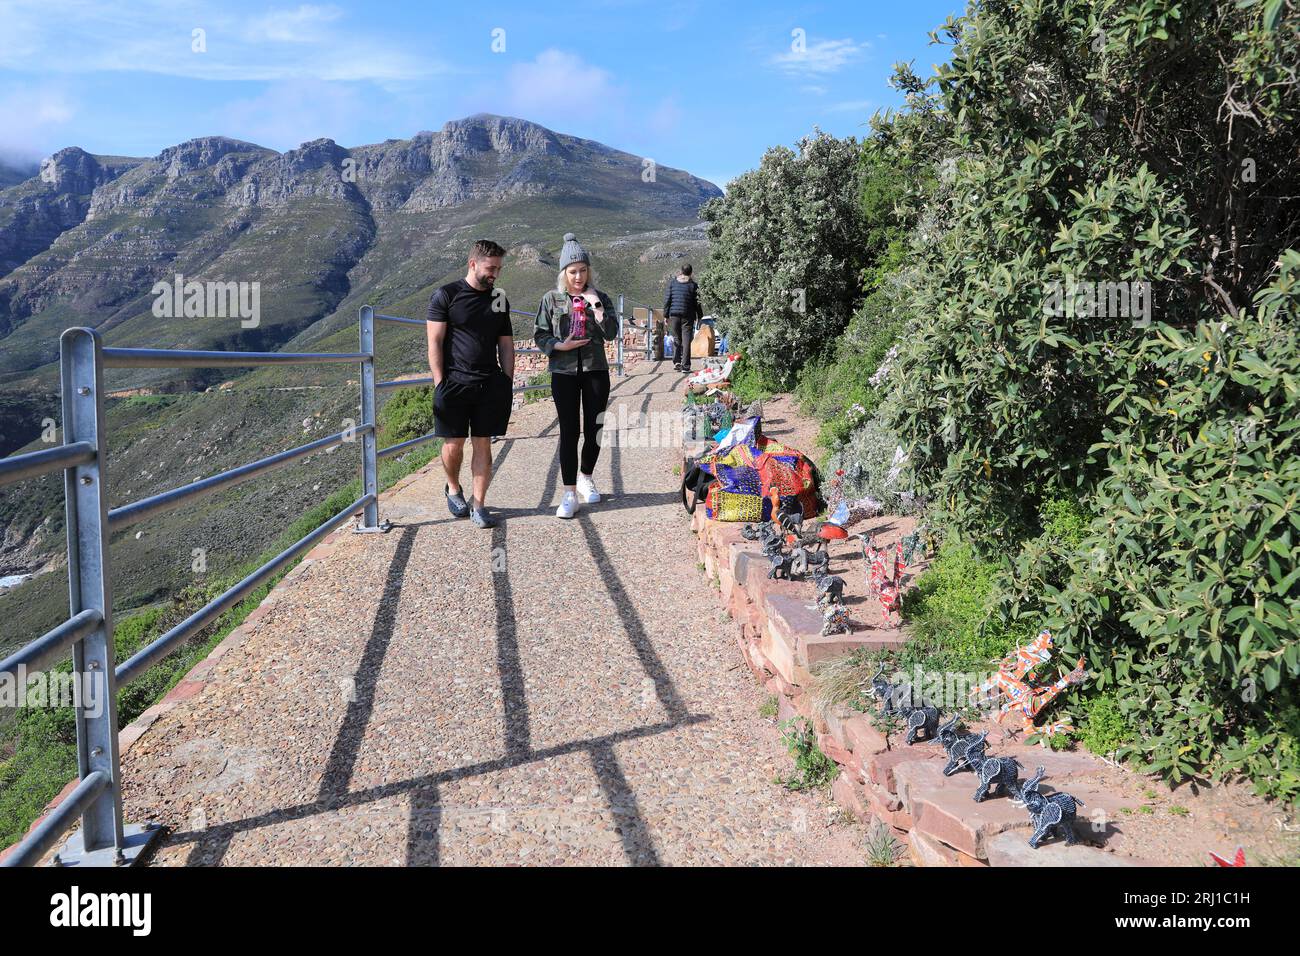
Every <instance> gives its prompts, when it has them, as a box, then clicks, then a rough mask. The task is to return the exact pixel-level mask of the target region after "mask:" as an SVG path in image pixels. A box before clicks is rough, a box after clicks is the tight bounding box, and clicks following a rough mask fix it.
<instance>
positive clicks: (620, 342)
mask: <svg viewBox="0 0 1300 956" xmlns="http://www.w3.org/2000/svg"><path fill="white" fill-rule="evenodd" d="M615 354H616V355H617V357H618V377H619V378H622V377H623V293H621V292H620V293H619V295H618V346H617V349H616V352H615Z"/></svg>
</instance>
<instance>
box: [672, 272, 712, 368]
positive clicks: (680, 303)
mask: <svg viewBox="0 0 1300 956" xmlns="http://www.w3.org/2000/svg"><path fill="white" fill-rule="evenodd" d="M692 271H694V270H693V269H692V268H691V264H690V263H689V262H687V263H685V264H684V265H683V266H682V268H681V271H680V272H679V273H678V275H677V277H676V278H675V279H673V280H672V281H671V282H669V283H668V291H667V292H666V293H665V294H664V318H666V319H668V321H670V322H671V323H672V326H673V338H674V339H675V340H676V341H677V351H676V352H674V353H673V368H675V369H677V371H679V372H689V371H690V370H691V339H693V338H695V321H696V319H702V318H704V310H703V309H702V308H700V287H699V286H698V285H696V284H695V280H694V279H692V278H691V272H692Z"/></svg>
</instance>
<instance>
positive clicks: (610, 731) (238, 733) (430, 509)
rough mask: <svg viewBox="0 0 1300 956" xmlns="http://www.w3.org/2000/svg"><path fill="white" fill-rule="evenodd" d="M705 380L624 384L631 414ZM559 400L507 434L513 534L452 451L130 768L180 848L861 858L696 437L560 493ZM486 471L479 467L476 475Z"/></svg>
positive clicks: (332, 557) (499, 493) (188, 856)
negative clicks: (460, 491) (751, 661)
mask: <svg viewBox="0 0 1300 956" xmlns="http://www.w3.org/2000/svg"><path fill="white" fill-rule="evenodd" d="M681 387H682V377H681V376H680V375H679V374H678V373H676V372H673V371H671V369H670V368H669V366H668V365H667V363H659V364H658V365H657V366H656V365H653V364H650V363H646V364H644V365H641V366H639V367H637V368H636V369H635V371H634V372H633V373H632V374H630V375H629V376H628V377H627V378H626V379H623V380H622V381H617V380H616V387H615V389H614V393H613V396H612V398H611V418H612V419H613V418H615V416H618V415H619V408H618V406H619V405H620V404H623V405H625V406H626V412H625V414H626V415H627V416H628V417H629V418H635V416H636V414H637V413H638V412H644V413H655V412H660V413H671V412H673V411H675V410H677V409H678V408H679V406H680V397H679V396H680V389H681ZM556 431H557V426H556V424H555V420H554V411H553V406H552V405H551V403H550V401H549V400H547V401H544V402H540V403H538V404H535V405H531V406H527V407H524V408H521V409H519V410H517V411H516V413H515V418H514V420H513V422H512V425H511V429H510V434H509V436H508V437H507V439H505V440H504V441H502V442H500V443H499V444H497V445H496V446H495V448H496V468H497V472H496V478H495V480H494V482H493V485H492V490H491V492H490V495H489V499H490V500H489V504H490V505H491V506H492V507H493V508H494V510H496V512H497V513H498V514H499V515H500V516H501V517H502V518H503V519H504V520H503V521H502V523H501V525H500V526H499V527H497V528H495V529H493V530H491V531H480V530H478V529H476V528H474V527H473V526H472V525H471V524H470V522H468V521H456V520H454V519H452V518H451V517H450V516H449V515H448V514H447V511H446V508H445V506H444V504H443V499H442V485H443V479H442V472H441V468H440V467H439V466H437V465H436V464H435V465H433V466H431V467H429V468H427V469H426V470H425V471H424V472H423V473H421V475H420V476H419V477H418V478H416V479H415V480H414V481H411V482H409V483H408V484H406V485H405V486H404V487H399V488H398V489H396V491H395V493H392V494H390V495H387V496H386V497H385V499H384V500H383V501H382V503H381V508H380V513H381V516H383V517H387V518H389V519H390V520H391V521H392V522H393V523H394V528H393V530H392V531H391V532H390V533H389V534H387V535H354V534H351V533H350V532H344V533H341V534H339V535H337V536H335V537H334V538H332V539H330V540H331V542H332V543H331V544H330V545H329V546H328V547H327V548H326V549H325V550H326V551H327V553H326V554H325V555H324V556H323V557H320V556H318V559H317V560H314V561H312V562H311V563H310V564H308V565H307V566H306V567H304V568H303V569H302V571H301V572H300V573H299V574H297V575H296V576H295V578H294V582H293V585H292V586H291V587H287V588H285V589H283V590H282V591H279V592H276V594H277V595H278V596H277V598H276V599H275V600H274V601H273V603H270V604H269V605H265V606H264V608H263V609H261V613H259V614H258V615H257V619H256V622H255V623H253V624H250V625H247V626H246V628H245V630H246V632H247V636H246V637H245V638H244V640H243V642H242V643H239V644H237V646H232V647H231V648H230V649H229V650H228V652H226V653H224V654H223V655H222V656H220V658H219V660H217V661H216V662H215V663H214V664H213V665H212V668H211V671H210V673H209V675H208V679H207V683H206V684H205V685H203V688H202V690H201V692H199V693H197V694H195V695H194V696H192V697H191V698H189V699H187V700H184V701H182V702H181V703H179V704H178V705H176V706H174V707H172V709H170V710H168V711H167V712H166V713H164V714H163V715H162V716H160V717H159V718H158V719H157V720H156V721H155V722H154V723H153V724H152V726H151V727H150V728H149V729H148V731H147V732H146V733H145V734H144V735H143V737H141V738H140V739H139V740H137V741H136V742H135V744H134V745H133V746H132V747H131V748H130V750H129V751H128V753H127V754H126V756H125V758H124V763H123V775H124V784H125V799H126V806H127V816H128V819H130V820H143V819H152V820H155V821H159V822H162V823H163V824H165V825H166V826H167V827H168V828H169V830H168V833H167V835H166V837H165V840H164V842H163V844H162V846H161V848H160V849H159V851H158V852H157V854H156V856H155V858H154V862H155V865H169V864H191V865H193V864H218V863H219V864H225V865H266V864H331V865H332V864H393V865H402V864H409V865H430V864H475V863H487V864H518V863H524V864H555V863H580V864H619V863H631V864H766V863H775V864H785V863H798V864H828V863H838V864H854V863H860V862H862V851H861V842H862V831H861V829H860V828H858V827H856V826H850V825H846V824H843V823H839V822H834V821H832V820H831V818H830V817H829V816H828V813H827V799H826V797H825V796H824V795H806V794H792V793H789V792H787V791H785V790H784V789H783V788H781V787H779V786H777V785H775V784H774V783H773V782H772V779H773V776H774V775H775V774H776V773H778V772H783V771H788V769H789V761H788V759H787V758H785V757H784V756H783V755H782V754H780V749H779V745H778V744H777V741H776V730H775V728H774V727H773V726H772V724H771V722H770V721H767V720H764V719H762V718H761V717H760V716H759V714H758V705H759V704H760V703H761V702H762V700H763V699H764V697H765V696H766V695H765V694H764V692H763V691H762V690H761V689H760V688H758V687H756V686H755V685H754V684H753V682H752V681H751V679H750V678H749V676H748V673H747V672H746V670H745V669H744V667H743V665H742V664H741V658H740V655H739V652H738V650H737V648H736V645H735V640H734V627H735V625H734V624H732V623H731V622H730V621H728V620H727V619H726V618H725V616H724V615H723V614H722V611H721V607H720V604H719V602H718V599H717V596H716V594H715V593H713V592H712V591H711V590H710V588H709V586H708V584H707V582H706V581H705V579H704V576H703V574H701V573H700V571H699V570H698V569H697V567H696V557H695V546H694V539H693V537H692V536H691V534H690V531H689V528H688V522H687V520H686V517H685V514H684V512H683V511H682V509H681V506H680V504H679V501H678V495H677V492H676V485H677V482H678V481H679V480H680V479H679V478H678V477H677V476H676V475H675V474H674V473H673V467H674V465H676V464H679V463H680V457H679V456H680V450H679V449H676V448H664V447H653V448H646V447H630V446H629V447H612V448H610V447H607V448H606V449H605V450H604V451H603V452H602V456H601V460H600V463H599V465H598V466H597V471H596V481H597V485H598V486H599V487H600V489H601V490H602V491H603V492H606V494H607V496H608V497H607V499H606V501H604V502H602V503H601V504H599V505H595V506H591V507H589V508H587V509H586V510H584V511H583V512H582V513H581V516H580V517H579V518H578V519H576V520H573V521H567V522H566V521H561V520H559V519H556V518H555V517H554V515H553V512H554V507H555V504H556V503H558V487H559V474H558V472H559V464H558V459H557V437H556ZM463 477H464V478H465V480H466V481H468V466H467V467H466V473H465V475H464V476H463Z"/></svg>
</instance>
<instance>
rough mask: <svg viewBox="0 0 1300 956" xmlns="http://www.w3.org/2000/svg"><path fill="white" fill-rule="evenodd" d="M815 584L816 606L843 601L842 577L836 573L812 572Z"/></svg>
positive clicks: (841, 602)
mask: <svg viewBox="0 0 1300 956" xmlns="http://www.w3.org/2000/svg"><path fill="white" fill-rule="evenodd" d="M813 581H814V582H815V583H816V585H817V606H818V607H825V606H826V605H828V604H843V603H844V579H843V578H842V577H840V576H839V575H836V574H824V573H823V574H814V576H813Z"/></svg>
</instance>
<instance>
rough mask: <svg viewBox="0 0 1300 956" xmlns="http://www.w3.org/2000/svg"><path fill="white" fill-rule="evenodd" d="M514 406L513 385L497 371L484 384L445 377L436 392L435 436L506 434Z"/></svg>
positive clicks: (434, 406)
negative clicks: (457, 380) (456, 380)
mask: <svg viewBox="0 0 1300 956" xmlns="http://www.w3.org/2000/svg"><path fill="white" fill-rule="evenodd" d="M513 404H514V382H513V381H512V380H511V379H510V378H509V376H507V375H506V373H505V372H495V373H493V374H492V375H491V376H490V377H489V378H488V379H487V380H486V381H483V382H473V383H467V382H453V381H452V380H451V378H450V377H444V378H443V380H442V381H441V382H440V383H438V387H437V388H435V389H434V390H433V433H434V434H435V435H437V436H438V437H439V438H468V437H469V436H470V435H473V436H475V437H477V438H486V437H489V436H496V435H504V434H505V433H506V428H507V427H508V426H509V425H510V412H511V406H512V405H513Z"/></svg>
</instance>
